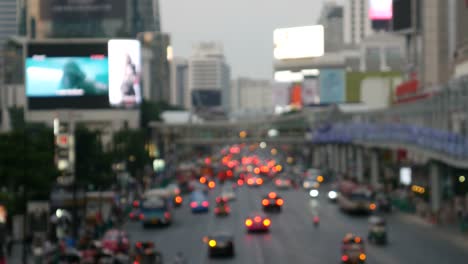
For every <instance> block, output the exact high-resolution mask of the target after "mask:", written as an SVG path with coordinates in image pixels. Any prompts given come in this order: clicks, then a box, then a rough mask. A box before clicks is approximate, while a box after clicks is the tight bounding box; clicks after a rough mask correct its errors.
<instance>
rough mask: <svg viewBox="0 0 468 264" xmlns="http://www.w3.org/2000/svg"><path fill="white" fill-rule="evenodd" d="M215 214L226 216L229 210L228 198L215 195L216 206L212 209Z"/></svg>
mask: <svg viewBox="0 0 468 264" xmlns="http://www.w3.org/2000/svg"><path fill="white" fill-rule="evenodd" d="M214 212H215V215H216V216H227V215H229V213H230V212H231V208H230V207H229V204H228V200H227V199H225V198H223V197H216V206H215V209H214Z"/></svg>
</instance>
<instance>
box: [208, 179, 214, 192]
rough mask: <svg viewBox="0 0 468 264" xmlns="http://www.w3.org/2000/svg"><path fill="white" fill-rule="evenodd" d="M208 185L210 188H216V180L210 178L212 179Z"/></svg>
mask: <svg viewBox="0 0 468 264" xmlns="http://www.w3.org/2000/svg"><path fill="white" fill-rule="evenodd" d="M207 186H208V188H209V189H210V190H211V189H214V188H215V187H216V182H215V181H212V180H210V181H208V183H207Z"/></svg>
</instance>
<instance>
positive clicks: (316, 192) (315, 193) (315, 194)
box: [309, 189, 320, 198]
mask: <svg viewBox="0 0 468 264" xmlns="http://www.w3.org/2000/svg"><path fill="white" fill-rule="evenodd" d="M319 194H320V192H319V190H318V189H311V190H310V191H309V196H310V197H311V198H317V197H318V196H319Z"/></svg>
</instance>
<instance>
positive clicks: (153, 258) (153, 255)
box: [132, 241, 163, 264]
mask: <svg viewBox="0 0 468 264" xmlns="http://www.w3.org/2000/svg"><path fill="white" fill-rule="evenodd" d="M132 263H133V264H162V263H163V257H162V254H161V252H159V251H157V250H156V249H155V247H154V243H153V242H148V241H146V242H142V241H140V242H136V243H135V248H134V256H133V262H132Z"/></svg>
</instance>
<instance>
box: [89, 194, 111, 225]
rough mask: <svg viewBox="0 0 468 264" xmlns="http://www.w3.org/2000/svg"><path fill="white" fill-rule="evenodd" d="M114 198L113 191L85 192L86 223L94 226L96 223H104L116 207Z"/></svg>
mask: <svg viewBox="0 0 468 264" xmlns="http://www.w3.org/2000/svg"><path fill="white" fill-rule="evenodd" d="M116 197H117V196H116V193H115V192H113V191H107V192H86V206H85V210H86V222H87V223H90V224H95V223H96V222H97V221H104V222H106V221H107V220H108V219H109V217H110V216H111V213H112V208H113V207H114V206H115V205H116V202H115V199H116Z"/></svg>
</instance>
